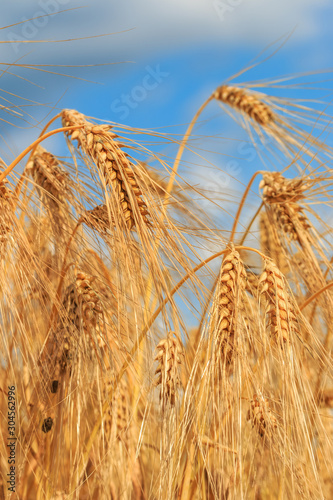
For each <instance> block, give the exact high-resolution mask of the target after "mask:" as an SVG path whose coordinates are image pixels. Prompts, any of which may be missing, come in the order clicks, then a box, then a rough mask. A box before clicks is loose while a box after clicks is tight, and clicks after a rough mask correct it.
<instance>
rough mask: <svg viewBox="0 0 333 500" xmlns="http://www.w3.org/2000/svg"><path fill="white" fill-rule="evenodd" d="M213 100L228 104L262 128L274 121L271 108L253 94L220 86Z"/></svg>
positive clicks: (240, 89)
mask: <svg viewBox="0 0 333 500" xmlns="http://www.w3.org/2000/svg"><path fill="white" fill-rule="evenodd" d="M213 95H214V98H215V99H216V100H218V101H221V102H223V103H224V104H228V105H229V106H231V107H232V108H234V109H236V110H238V111H241V112H242V113H245V114H246V115H248V116H249V117H250V118H252V120H254V121H255V122H257V123H259V125H262V126H263V127H264V126H265V125H268V124H271V123H272V122H274V120H275V115H274V113H273V111H272V110H271V108H270V107H269V106H268V105H267V104H265V103H264V102H262V101H261V100H260V99H259V98H258V97H257V95H256V94H255V93H252V92H250V91H248V90H244V89H242V88H239V87H232V86H229V85H221V87H218V88H217V89H216V91H215V92H214V94H213Z"/></svg>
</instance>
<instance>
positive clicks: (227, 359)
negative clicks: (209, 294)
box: [215, 249, 246, 365]
mask: <svg viewBox="0 0 333 500" xmlns="http://www.w3.org/2000/svg"><path fill="white" fill-rule="evenodd" d="M245 288H246V272H245V268H244V265H243V262H242V260H241V258H240V255H239V253H238V252H237V251H236V250H234V249H231V251H230V252H229V253H227V255H226V256H225V258H224V259H223V263H222V267H221V271H220V275H219V279H218V285H217V290H216V360H215V362H216V363H217V364H220V363H222V364H223V365H224V364H227V365H230V364H231V363H232V361H233V357H234V349H235V331H236V329H237V325H238V322H239V320H238V315H239V307H240V304H241V301H242V300H243V299H244V292H245Z"/></svg>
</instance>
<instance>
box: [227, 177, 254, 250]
mask: <svg viewBox="0 0 333 500" xmlns="http://www.w3.org/2000/svg"><path fill="white" fill-rule="evenodd" d="M261 173H262V172H261V171H260V170H258V172H255V173H254V174H253V175H252V177H251V179H250V181H249V183H248V185H247V187H246V189H245V191H244V194H243V196H242V199H241V201H240V204H239V206H238V210H237V213H236V217H235V220H234V225H233V226H232V230H231V235H230V240H229V243H232V242H233V241H234V237H235V232H236V227H237V224H238V220H239V217H240V214H241V211H242V209H243V206H244V203H245V200H246V197H247V195H248V194H249V191H250V189H251V186H252V184H253V181H254V180H255V178H256V177H257V175H258V174H261Z"/></svg>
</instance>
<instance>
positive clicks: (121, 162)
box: [62, 110, 149, 229]
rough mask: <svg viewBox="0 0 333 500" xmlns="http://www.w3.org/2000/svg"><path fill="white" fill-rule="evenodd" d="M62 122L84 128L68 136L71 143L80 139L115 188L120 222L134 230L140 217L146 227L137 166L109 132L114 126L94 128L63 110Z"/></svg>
mask: <svg viewBox="0 0 333 500" xmlns="http://www.w3.org/2000/svg"><path fill="white" fill-rule="evenodd" d="M62 123H63V125H64V126H65V127H67V126H75V125H82V128H81V129H79V130H75V131H73V132H71V131H69V132H68V134H67V135H68V136H69V137H70V139H71V141H73V140H75V139H76V140H77V142H78V147H79V148H80V149H81V150H82V152H83V153H84V154H85V155H87V156H88V157H90V158H91V159H92V161H93V162H94V164H95V165H96V167H97V168H98V170H99V172H100V174H101V175H103V176H104V178H105V183H106V185H107V186H110V187H111V188H112V190H111V192H112V194H113V196H114V197H115V199H116V201H117V203H118V210H119V212H120V214H121V219H123V220H124V221H125V223H126V225H127V226H128V227H129V228H130V229H131V228H132V227H134V226H135V224H136V220H137V219H138V217H139V218H141V220H142V221H143V222H144V223H145V224H147V223H148V218H147V217H148V215H149V214H148V210H147V206H146V204H145V202H144V200H143V199H142V193H141V191H140V188H139V187H138V184H137V181H136V179H135V174H134V165H133V164H132V163H131V162H130V161H129V159H128V155H127V154H126V153H124V152H123V151H122V149H121V147H122V144H120V143H119V142H117V140H116V137H117V136H116V134H113V133H112V132H110V129H111V126H110V125H94V124H93V123H90V122H89V121H87V120H86V118H85V116H84V115H83V114H81V113H79V112H77V111H75V110H64V111H63V112H62ZM134 214H136V215H134Z"/></svg>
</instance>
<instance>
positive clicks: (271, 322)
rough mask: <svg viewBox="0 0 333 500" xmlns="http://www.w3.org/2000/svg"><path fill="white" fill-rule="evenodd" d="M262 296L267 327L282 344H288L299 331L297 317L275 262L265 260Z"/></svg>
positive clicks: (261, 283)
mask: <svg viewBox="0 0 333 500" xmlns="http://www.w3.org/2000/svg"><path fill="white" fill-rule="evenodd" d="M259 291H260V295H262V296H264V297H265V298H266V302H267V305H268V309H267V319H268V321H267V326H268V327H269V329H270V334H271V335H272V336H273V338H275V339H276V341H277V342H279V343H280V344H281V343H282V344H283V343H288V342H289V341H290V338H291V337H292V334H293V333H294V332H297V331H298V328H297V323H296V315H295V310H294V307H293V303H292V299H291V296H290V294H289V292H288V289H287V284H286V279H285V277H284V275H283V274H282V273H281V271H280V270H279V269H278V268H277V267H276V265H275V264H274V262H273V261H271V260H269V259H266V260H265V269H264V272H263V273H262V275H261V276H260V279H259Z"/></svg>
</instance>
